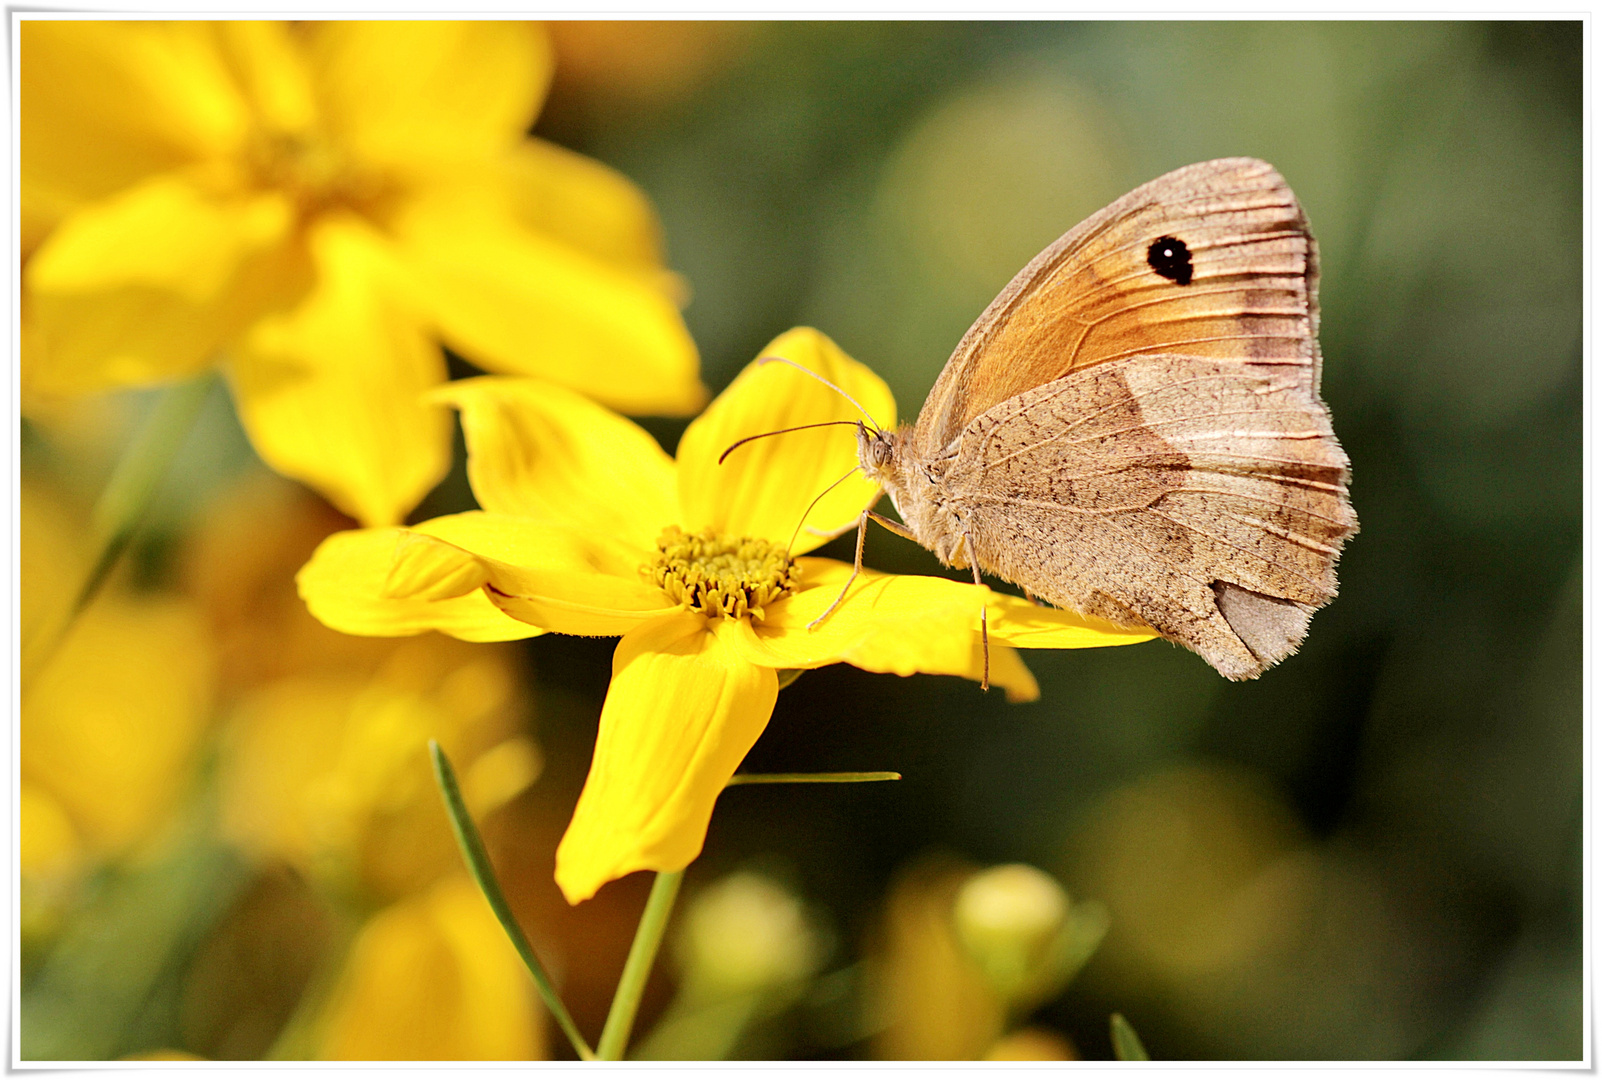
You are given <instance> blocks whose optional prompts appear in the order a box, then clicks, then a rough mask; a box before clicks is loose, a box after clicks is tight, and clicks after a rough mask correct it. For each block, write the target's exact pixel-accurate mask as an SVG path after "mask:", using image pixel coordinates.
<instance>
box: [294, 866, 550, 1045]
mask: <svg viewBox="0 0 1602 1080" xmlns="http://www.w3.org/2000/svg"><path fill="white" fill-rule="evenodd" d="M538 1009H539V1006H538V1005H537V1004H536V1002H535V998H534V988H533V984H532V983H530V982H529V978H528V972H527V971H525V970H524V969H523V966H522V963H521V961H519V960H518V958H517V953H516V952H514V951H513V949H512V945H511V943H510V942H509V941H508V940H507V938H506V931H504V930H502V929H501V926H500V923H498V922H497V921H496V919H495V916H494V914H493V913H492V912H491V911H490V908H489V905H488V904H487V903H486V902H485V900H484V898H483V896H482V895H480V894H479V892H478V889H477V887H476V886H474V885H473V883H472V882H471V881H468V880H467V879H466V878H465V877H455V878H448V879H446V880H444V881H442V882H440V883H439V884H438V885H435V886H434V887H433V888H432V889H431V890H429V891H428V892H427V893H424V894H422V895H420V896H414V897H411V898H409V899H406V900H402V901H401V902H400V903H397V904H394V905H392V906H391V907H388V908H385V909H384V910H383V911H381V912H379V913H378V914H377V915H375V916H374V917H373V918H372V919H371V920H369V921H368V923H367V925H365V926H364V927H362V930H361V933H360V934H359V935H358V936H357V938H356V941H355V943H354V944H353V945H352V946H351V950H350V954H349V956H348V957H347V958H346V961H345V970H344V973H343V974H342V975H341V977H340V981H339V986H338V989H337V990H336V992H335V995H334V998H333V1000H332V1001H331V1002H330V1004H329V1006H328V1009H327V1011H326V1012H325V1013H324V1016H323V1020H322V1023H321V1024H319V1025H318V1027H319V1031H320V1034H321V1040H322V1041H321V1047H320V1049H319V1053H318V1056H319V1057H322V1058H332V1059H335V1060H347V1061H350V1060H354V1061H526V1060H528V1059H531V1058H541V1057H544V1056H545V1038H544V1028H543V1025H542V1023H541V1013H540V1012H539V1011H538Z"/></svg>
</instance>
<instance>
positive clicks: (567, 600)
mask: <svg viewBox="0 0 1602 1080" xmlns="http://www.w3.org/2000/svg"><path fill="white" fill-rule="evenodd" d="M409 532H410V535H409V538H408V540H407V542H406V543H405V544H404V545H402V546H398V547H397V548H396V549H395V550H394V552H392V565H394V566H395V567H396V569H394V570H392V571H391V572H390V573H389V575H388V576H387V577H386V579H385V580H384V582H383V585H382V588H383V589H384V590H385V593H386V595H388V596H391V597H398V598H406V597H410V598H438V597H448V596H451V595H459V590H462V589H466V588H473V587H477V586H476V585H475V582H476V583H478V584H482V585H483V586H485V594H486V595H488V596H489V598H490V599H491V600H492V601H493V602H494V603H495V605H496V606H497V607H498V608H500V610H502V611H503V612H505V613H506V614H508V615H510V616H512V617H513V618H514V619H519V620H522V621H523V622H527V623H530V624H532V625H534V626H539V627H542V628H544V629H546V630H555V631H557V632H558V633H562V634H583V635H593V636H603V637H604V636H607V635H611V634H625V633H628V632H629V631H630V630H632V629H634V627H636V626H638V625H639V624H640V623H641V622H645V621H648V620H650V619H654V618H657V617H658V616H661V615H664V614H667V613H670V612H672V611H674V610H676V609H677V608H678V605H677V604H676V603H674V602H673V601H672V600H670V599H669V598H668V596H667V594H666V593H664V592H663V591H662V590H661V589H659V588H657V587H656V586H655V585H654V584H652V583H650V582H648V581H647V580H646V579H645V578H644V577H642V576H641V574H640V567H641V566H642V565H643V564H644V563H645V562H646V560H647V559H648V558H649V555H648V553H646V552H643V551H641V550H639V549H638V548H635V547H633V546H631V545H629V544H627V543H623V542H620V541H617V540H613V539H610V538H608V537H605V536H598V535H595V534H592V533H589V532H586V531H584V530H581V529H570V528H567V527H566V526H561V525H547V524H542V523H540V522H536V521H530V520H529V519H527V518H519V517H507V516H503V515H498V514H486V513H482V512H470V513H466V514H452V515H450V516H448V517H441V518H434V519H433V520H432V521H426V522H424V523H423V524H421V525H418V526H417V527H416V528H415V529H413V530H410V531H409ZM475 575H476V577H475Z"/></svg>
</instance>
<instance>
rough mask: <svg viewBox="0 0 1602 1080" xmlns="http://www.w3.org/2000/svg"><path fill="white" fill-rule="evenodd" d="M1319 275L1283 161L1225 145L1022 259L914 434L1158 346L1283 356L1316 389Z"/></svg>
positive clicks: (1205, 353)
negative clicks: (1218, 154)
mask: <svg viewBox="0 0 1602 1080" xmlns="http://www.w3.org/2000/svg"><path fill="white" fill-rule="evenodd" d="M1316 278H1317V255H1316V249H1315V247H1314V244H1313V240H1312V237H1311V236H1310V235H1309V233H1308V230H1307V223H1306V220H1305V218H1304V217H1303V215H1302V212H1301V208H1300V207H1299V206H1298V205H1297V202H1296V198H1295V196H1294V195H1292V194H1291V191H1290V189H1289V188H1288V187H1287V186H1286V184H1285V182H1284V180H1283V179H1282V178H1281V177H1280V175H1279V174H1278V173H1277V172H1276V171H1275V170H1274V169H1273V167H1272V166H1270V165H1268V164H1267V163H1265V162H1262V161H1258V160H1256V159H1253V158H1225V159H1222V160H1219V161H1208V162H1202V163H1201V164H1198V165H1191V166H1188V167H1186V168H1183V169H1179V170H1176V171H1174V172H1171V173H1169V174H1167V175H1166V176H1162V177H1159V178H1158V179H1156V180H1153V181H1152V182H1151V183H1149V184H1145V185H1143V186H1142V187H1139V188H1136V189H1135V190H1134V191H1132V192H1130V193H1129V194H1128V195H1126V196H1124V197H1123V198H1122V199H1119V200H1118V201H1117V202H1115V203H1113V204H1112V205H1110V206H1108V207H1107V208H1106V209H1104V210H1102V211H1101V212H1099V213H1097V214H1095V215H1094V216H1092V217H1090V218H1088V219H1086V220H1085V221H1084V222H1082V223H1081V224H1080V225H1078V226H1077V227H1075V228H1074V229H1073V230H1071V231H1070V232H1068V233H1067V234H1066V235H1064V236H1063V237H1062V238H1061V239H1059V240H1058V241H1057V242H1056V243H1054V244H1052V245H1051V246H1050V247H1049V248H1047V249H1046V250H1045V251H1043V252H1041V253H1040V254H1039V255H1038V256H1036V258H1035V259H1034V260H1033V261H1032V262H1030V264H1029V265H1028V266H1026V267H1024V269H1023V270H1022V271H1021V272H1020V273H1019V274H1018V275H1017V277H1015V278H1014V279H1013V280H1012V282H1011V283H1010V284H1009V285H1008V286H1007V288H1006V289H1004V290H1003V291H1002V293H1001V295H1000V296H998V297H996V299H995V301H994V302H993V303H991V305H990V306H989V307H988V308H987V309H986V310H985V312H984V314H982V315H981V316H980V317H979V319H978V321H977V322H975V323H974V325H973V327H972V328H971V329H970V330H969V331H968V333H967V334H966V335H964V337H963V339H962V341H961V342H960V343H959V344H958V346H957V348H956V351H955V352H953V354H952V356H951V359H950V361H948V363H947V364H946V368H945V370H944V371H943V372H942V373H941V376H940V379H939V381H938V382H937V383H936V384H935V388H934V390H933V391H932V392H931V393H930V395H929V399H928V401H927V402H926V403H925V405H924V408H923V412H922V413H920V414H919V417H918V424H917V428H916V434H915V438H916V441H917V443H918V445H919V447H920V448H921V450H922V451H923V452H924V453H927V454H934V453H938V452H939V451H940V450H941V449H942V448H944V447H946V446H948V445H949V444H950V442H951V440H952V439H954V438H956V437H957V435H958V434H959V433H960V432H961V431H962V430H963V429H964V428H965V427H967V425H968V424H969V423H970V422H971V421H972V420H973V419H974V418H975V417H977V416H979V415H980V414H982V413H983V412H985V411H986V410H987V409H989V408H991V407H992V406H995V405H997V404H999V403H1001V402H1003V401H1006V400H1007V399H1008V398H1012V397H1015V396H1016V395H1018V394H1021V393H1023V392H1024V391H1026V390H1030V389H1033V388H1034V387H1037V386H1041V385H1043V384H1045V383H1047V382H1050V381H1052V380H1053V379H1057V378H1059V377H1061V376H1062V375H1065V374H1067V373H1068V372H1070V371H1074V370H1078V369H1081V368H1086V367H1090V366H1093V365H1096V364H1101V363H1106V362H1109V361H1114V360H1120V359H1124V358H1127V357H1132V356H1140V355H1149V354H1155V353H1168V354H1182V355H1187V356H1193V357H1197V358H1202V359H1210V360H1222V361H1236V362H1240V363H1244V364H1249V365H1251V366H1252V367H1253V368H1255V369H1261V370H1268V369H1277V370H1278V371H1280V372H1282V373H1283V374H1285V375H1287V376H1289V377H1291V378H1292V379H1294V380H1295V381H1296V382H1297V383H1299V384H1300V385H1302V386H1304V387H1305V388H1306V389H1307V391H1308V392H1309V394H1311V395H1316V393H1317V381H1318V363H1319V360H1318V345H1317V339H1316V334H1317V329H1318V328H1317V318H1318V313H1317V300H1316ZM997 356H1002V357H1006V362H1005V363H995V362H989V361H991V360H992V359H993V358H994V357H997Z"/></svg>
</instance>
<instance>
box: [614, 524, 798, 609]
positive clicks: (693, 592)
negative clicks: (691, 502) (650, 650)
mask: <svg viewBox="0 0 1602 1080" xmlns="http://www.w3.org/2000/svg"><path fill="white" fill-rule="evenodd" d="M656 549H657V556H656V560H655V561H654V562H652V563H649V564H647V565H645V566H643V567H641V568H640V572H641V573H642V574H644V575H645V576H646V577H648V578H650V579H651V580H652V581H654V582H655V583H656V584H657V585H658V586H659V587H661V589H662V591H663V592H666V593H667V594H668V595H669V596H671V597H672V598H673V599H674V600H676V601H678V602H679V603H681V604H683V605H684V606H685V607H687V608H689V609H690V610H691V611H699V612H702V613H704V614H707V615H710V616H712V617H713V618H719V617H721V616H724V615H728V616H730V617H732V618H736V619H741V618H744V617H746V616H747V615H749V616H750V617H751V618H753V619H755V620H757V621H758V622H761V621H762V618H763V609H764V608H765V607H766V606H767V605H768V604H771V603H773V602H774V601H775V600H782V599H783V598H784V597H786V596H789V595H790V593H791V592H793V591H794V590H795V588H796V584H797V582H798V581H799V579H800V577H801V568H800V567H799V566H797V565H796V564H795V560H794V559H792V558H790V557H789V556H788V555H786V554H785V553H784V549H783V548H781V547H779V546H778V545H776V544H770V543H769V542H768V541H766V540H756V539H752V538H751V537H748V536H737V537H730V536H720V535H718V533H716V532H715V531H713V530H712V529H702V530H701V531H700V532H698V533H687V532H685V531H684V530H683V529H681V528H679V527H678V526H677V525H671V526H669V527H668V528H666V529H664V530H663V531H662V535H661V536H659V537H657V540H656Z"/></svg>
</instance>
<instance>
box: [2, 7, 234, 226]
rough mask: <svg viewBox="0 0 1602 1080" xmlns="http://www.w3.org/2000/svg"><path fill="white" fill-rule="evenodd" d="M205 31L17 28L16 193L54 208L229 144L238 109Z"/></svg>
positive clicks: (148, 25)
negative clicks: (19, 183) (18, 176)
mask: <svg viewBox="0 0 1602 1080" xmlns="http://www.w3.org/2000/svg"><path fill="white" fill-rule="evenodd" d="M208 25H209V24H207V23H203V22H175V23H168V22H155V21H149V22H146V21H130V22H108V21H104V20H96V19H26V20H24V21H23V22H22V24H21V39H22V40H21V60H22V64H21V67H22V71H21V75H20V84H21V104H20V112H21V121H22V123H21V133H20V134H21V143H22V156H21V173H22V181H23V183H22V188H23V192H24V197H25V198H27V197H29V196H30V195H38V196H41V197H44V198H46V199H47V200H54V201H56V203H57V210H58V212H59V211H60V210H65V209H70V208H71V206H72V205H74V204H75V203H77V202H81V201H84V200H93V199H99V198H103V197H105V196H107V195H110V194H111V193H113V192H115V191H118V190H120V189H122V188H124V187H126V186H128V185H130V184H133V183H136V182H138V181H140V180H142V179H144V178H146V177H148V176H151V175H153V174H155V173H158V172H163V171H166V170H168V169H172V168H175V167H178V166H181V165H184V164H186V163H188V162H193V161H199V160H203V159H208V158H214V157H219V156H223V155H226V154H228V153H230V152H232V151H234V150H235V149H236V148H237V147H238V146H240V145H241V144H242V143H243V140H244V138H245V134H246V131H247V128H248V123H249V115H248V111H247V109H246V106H245V103H244V101H243V100H242V99H241V98H240V96H239V94H238V92H237V91H236V89H235V88H234V85H233V83H232V80H231V79H230V78H229V75H228V71H227V69H226V68H225V66H224V65H223V63H222V60H221V57H220V56H219V55H218V53H217V50H216V48H215V43H214V40H213V38H212V36H211V32H210V30H209V29H208ZM27 216H29V213H28V211H27V210H25V211H24V217H27Z"/></svg>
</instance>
